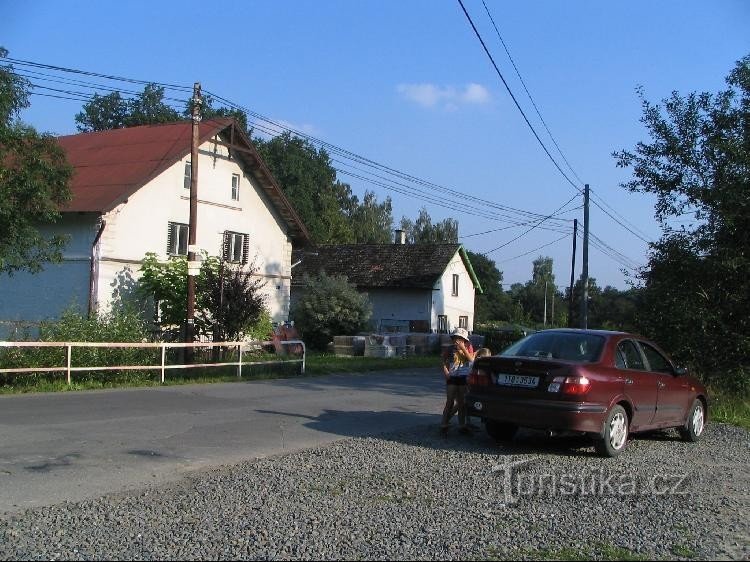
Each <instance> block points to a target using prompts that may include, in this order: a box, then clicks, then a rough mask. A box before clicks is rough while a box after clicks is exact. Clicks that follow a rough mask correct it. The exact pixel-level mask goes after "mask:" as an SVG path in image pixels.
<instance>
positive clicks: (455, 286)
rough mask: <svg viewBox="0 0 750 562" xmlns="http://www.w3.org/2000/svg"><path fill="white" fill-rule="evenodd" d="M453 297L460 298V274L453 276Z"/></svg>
mask: <svg viewBox="0 0 750 562" xmlns="http://www.w3.org/2000/svg"><path fill="white" fill-rule="evenodd" d="M451 295H453V296H454V297H457V296H458V273H454V274H453V292H452V293H451Z"/></svg>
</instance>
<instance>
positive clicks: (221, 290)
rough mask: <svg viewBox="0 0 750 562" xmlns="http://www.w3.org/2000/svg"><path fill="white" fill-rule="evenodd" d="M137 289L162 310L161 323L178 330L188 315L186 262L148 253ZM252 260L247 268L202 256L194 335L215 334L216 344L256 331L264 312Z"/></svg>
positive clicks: (197, 288)
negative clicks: (254, 328) (162, 258)
mask: <svg viewBox="0 0 750 562" xmlns="http://www.w3.org/2000/svg"><path fill="white" fill-rule="evenodd" d="M141 271H142V273H143V274H142V275H141V278H140V281H139V290H140V292H141V294H142V295H143V296H144V297H149V298H153V299H154V302H155V304H156V306H158V307H159V310H160V312H161V324H162V325H166V326H169V325H171V326H179V325H182V323H183V322H184V321H185V317H186V316H187V273H188V270H187V259H186V258H185V256H176V257H172V258H170V259H169V260H167V261H166V262H161V261H159V259H158V258H157V256H156V254H154V253H152V252H149V253H147V254H146V256H145V257H144V259H143V263H142V265H141ZM257 272H258V267H257V264H256V263H255V262H253V263H251V264H250V265H249V266H247V267H246V268H242V269H240V268H235V267H231V266H227V265H222V263H221V260H219V258H218V257H216V256H209V255H207V254H205V253H204V254H203V259H202V260H201V268H200V272H199V274H198V276H197V278H196V281H195V288H196V291H195V325H196V328H197V333H199V334H200V333H203V334H206V333H209V332H211V333H213V335H214V340H217V339H227V340H228V341H233V340H235V339H237V338H238V337H239V336H240V335H241V334H242V333H244V332H245V331H247V330H250V329H252V328H253V327H255V326H256V325H257V324H258V323H259V322H261V321H263V320H264V318H265V316H266V315H267V314H268V311H267V309H266V297H265V295H263V294H261V290H262V288H263V287H264V285H265V281H263V280H262V279H260V278H259V277H257V276H256V275H255V274H257Z"/></svg>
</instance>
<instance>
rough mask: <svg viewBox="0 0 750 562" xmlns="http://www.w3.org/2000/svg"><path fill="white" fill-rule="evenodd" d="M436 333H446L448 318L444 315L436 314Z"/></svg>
mask: <svg viewBox="0 0 750 562" xmlns="http://www.w3.org/2000/svg"><path fill="white" fill-rule="evenodd" d="M438 333H439V334H447V333H448V317H447V316H446V315H445V314H438Z"/></svg>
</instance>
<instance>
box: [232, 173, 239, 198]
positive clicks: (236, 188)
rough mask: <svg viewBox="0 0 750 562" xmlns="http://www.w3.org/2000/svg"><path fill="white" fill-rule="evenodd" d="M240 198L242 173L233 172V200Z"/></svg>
mask: <svg viewBox="0 0 750 562" xmlns="http://www.w3.org/2000/svg"><path fill="white" fill-rule="evenodd" d="M239 200H240V175H239V174H232V201H239Z"/></svg>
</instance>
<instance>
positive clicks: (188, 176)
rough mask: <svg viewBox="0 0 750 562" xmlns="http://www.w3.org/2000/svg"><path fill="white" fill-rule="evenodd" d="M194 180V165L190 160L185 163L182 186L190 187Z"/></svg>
mask: <svg viewBox="0 0 750 562" xmlns="http://www.w3.org/2000/svg"><path fill="white" fill-rule="evenodd" d="M192 180H193V166H192V164H191V163H190V162H189V161H188V162H186V163H185V176H184V177H183V179H182V187H184V188H185V189H190V184H191V182H192Z"/></svg>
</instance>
